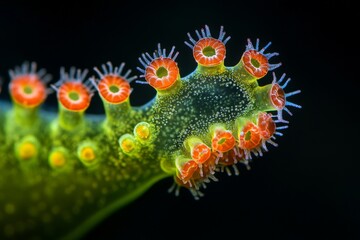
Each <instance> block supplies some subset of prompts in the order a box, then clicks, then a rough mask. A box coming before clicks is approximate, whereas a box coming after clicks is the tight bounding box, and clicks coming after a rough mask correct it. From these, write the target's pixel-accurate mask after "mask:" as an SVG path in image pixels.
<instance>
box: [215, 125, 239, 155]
mask: <svg viewBox="0 0 360 240" xmlns="http://www.w3.org/2000/svg"><path fill="white" fill-rule="evenodd" d="M211 143H212V144H211V147H212V149H213V151H219V152H227V151H229V150H231V149H233V148H234V146H235V138H234V136H233V135H232V133H231V131H229V130H225V129H223V128H217V129H215V131H214V134H213V137H212V141H211Z"/></svg>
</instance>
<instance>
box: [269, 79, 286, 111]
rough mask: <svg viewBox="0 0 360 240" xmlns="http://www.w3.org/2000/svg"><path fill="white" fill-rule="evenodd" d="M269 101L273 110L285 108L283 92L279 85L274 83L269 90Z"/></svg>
mask: <svg viewBox="0 0 360 240" xmlns="http://www.w3.org/2000/svg"><path fill="white" fill-rule="evenodd" d="M269 94H270V101H271V103H272V105H273V106H274V108H276V109H277V110H281V109H283V108H284V107H285V104H286V101H285V92H284V90H283V89H282V88H281V87H280V85H279V84H277V83H274V84H273V85H272V87H271V89H270V92H269Z"/></svg>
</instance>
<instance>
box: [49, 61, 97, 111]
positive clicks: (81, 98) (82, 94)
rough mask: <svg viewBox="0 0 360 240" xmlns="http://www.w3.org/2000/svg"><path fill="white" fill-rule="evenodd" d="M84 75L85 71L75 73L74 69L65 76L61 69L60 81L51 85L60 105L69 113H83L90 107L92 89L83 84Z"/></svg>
mask: <svg viewBox="0 0 360 240" xmlns="http://www.w3.org/2000/svg"><path fill="white" fill-rule="evenodd" d="M75 72H76V74H75ZM86 74H87V70H84V71H83V72H81V70H80V69H78V70H77V71H76V69H75V68H71V69H70V73H69V74H67V73H66V72H65V70H64V68H62V69H61V70H60V75H61V77H60V80H59V81H58V82H57V83H55V85H52V87H53V88H54V89H55V90H56V91H57V97H58V100H59V102H60V104H61V105H62V106H63V107H64V108H66V109H67V110H69V111H75V112H80V111H85V110H86V109H87V108H88V107H89V105H90V101H91V97H92V89H91V88H90V87H89V86H88V85H87V84H85V83H83V80H84V79H85V77H86Z"/></svg>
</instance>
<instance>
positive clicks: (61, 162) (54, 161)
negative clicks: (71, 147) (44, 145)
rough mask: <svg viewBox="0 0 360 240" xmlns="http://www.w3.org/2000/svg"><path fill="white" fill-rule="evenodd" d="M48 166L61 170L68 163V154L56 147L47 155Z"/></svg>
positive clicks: (63, 149)
mask: <svg viewBox="0 0 360 240" xmlns="http://www.w3.org/2000/svg"><path fill="white" fill-rule="evenodd" d="M48 161H49V164H50V167H51V168H53V169H62V168H64V167H65V166H66V163H67V161H68V152H67V150H66V149H65V148H62V147H58V148H55V149H53V150H52V151H51V153H50V155H49V159H48Z"/></svg>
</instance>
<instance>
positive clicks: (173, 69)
mask: <svg viewBox="0 0 360 240" xmlns="http://www.w3.org/2000/svg"><path fill="white" fill-rule="evenodd" d="M174 51H175V47H173V48H172V49H171V51H170V53H169V54H168V55H166V49H161V46H160V44H158V50H157V51H155V52H154V53H153V56H151V55H150V54H149V53H145V54H142V58H139V61H140V63H141V64H142V65H143V67H144V69H142V68H139V67H138V68H137V69H138V70H139V71H140V72H141V73H142V75H141V76H140V77H145V80H146V81H147V82H148V83H149V84H150V85H151V86H152V87H153V88H155V89H156V90H165V89H168V88H170V87H171V86H173V85H174V83H175V82H176V81H177V80H178V79H180V74H179V68H178V66H177V63H176V62H175V59H176V57H177V55H178V52H176V53H175V55H174V56H173V54H174Z"/></svg>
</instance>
